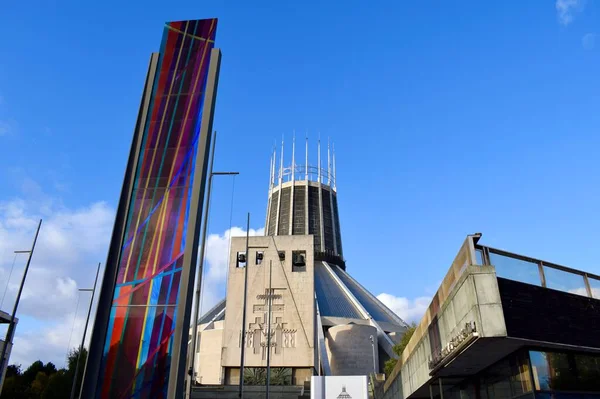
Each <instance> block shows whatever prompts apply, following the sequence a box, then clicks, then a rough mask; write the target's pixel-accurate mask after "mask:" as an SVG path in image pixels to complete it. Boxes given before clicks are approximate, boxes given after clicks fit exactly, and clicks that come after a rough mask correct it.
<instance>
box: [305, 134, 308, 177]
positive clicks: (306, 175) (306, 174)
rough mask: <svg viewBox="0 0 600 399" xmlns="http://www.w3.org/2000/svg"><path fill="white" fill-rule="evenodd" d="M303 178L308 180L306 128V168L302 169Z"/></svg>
mask: <svg viewBox="0 0 600 399" xmlns="http://www.w3.org/2000/svg"><path fill="white" fill-rule="evenodd" d="M304 178H305V179H306V181H308V130H307V131H306V169H305V170H304Z"/></svg>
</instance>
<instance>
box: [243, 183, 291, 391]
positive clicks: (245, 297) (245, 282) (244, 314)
mask: <svg viewBox="0 0 600 399" xmlns="http://www.w3.org/2000/svg"><path fill="white" fill-rule="evenodd" d="M280 181H281V180H280ZM249 241H250V212H248V222H247V223H246V267H245V268H244V269H245V270H244V304H243V305H242V345H241V346H242V348H241V352H242V353H241V355H240V392H239V397H240V398H243V397H244V353H245V350H244V349H246V300H247V296H248V266H250V256H249V255H250V254H249V253H248V246H249Z"/></svg>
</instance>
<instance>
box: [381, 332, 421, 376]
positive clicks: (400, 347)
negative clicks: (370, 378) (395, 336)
mask: <svg viewBox="0 0 600 399" xmlns="http://www.w3.org/2000/svg"><path fill="white" fill-rule="evenodd" d="M416 329H417V324H416V323H415V322H413V323H412V324H411V325H410V326H409V327H408V328H407V329H406V331H404V334H403V335H402V338H400V342H398V343H397V344H396V345H394V348H393V350H394V353H395V354H396V355H398V356H399V357H402V352H404V348H406V345H408V342H409V341H410V339H411V338H412V336H413V334H414V333H415V330H416ZM396 363H398V360H396V359H389V360H388V361H386V362H385V364H384V367H383V369H384V372H385V375H386V377H389V376H390V374H391V373H392V370H394V367H396Z"/></svg>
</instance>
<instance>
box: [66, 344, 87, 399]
mask: <svg viewBox="0 0 600 399" xmlns="http://www.w3.org/2000/svg"><path fill="white" fill-rule="evenodd" d="M78 359H79V348H77V349H73V350H72V351H71V352H69V356H68V358H67V367H68V370H67V376H68V377H69V381H70V382H69V383H70V384H73V378H74V377H75V369H76V368H77V360H78ZM86 359H87V350H86V349H85V348H83V350H82V351H81V358H80V359H79V370H78V371H77V386H76V388H75V392H77V393H78V394H79V389H80V388H81V381H82V380H83V371H84V370H83V369H84V368H85V361H86ZM69 387H71V386H69ZM69 392H70V391H69Z"/></svg>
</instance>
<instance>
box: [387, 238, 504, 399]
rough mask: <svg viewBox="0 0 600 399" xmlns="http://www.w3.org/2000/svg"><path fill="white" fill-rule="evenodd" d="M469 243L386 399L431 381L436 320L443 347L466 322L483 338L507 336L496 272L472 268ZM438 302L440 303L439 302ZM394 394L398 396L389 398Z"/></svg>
mask: <svg viewBox="0 0 600 399" xmlns="http://www.w3.org/2000/svg"><path fill="white" fill-rule="evenodd" d="M469 240H470V237H469V238H467V241H466V242H465V244H463V247H462V248H461V250H460V251H459V254H458V255H457V257H456V259H455V261H454V262H453V264H452V266H451V268H450V271H449V272H448V274H447V275H446V278H445V279H444V282H443V283H442V286H441V287H440V289H439V290H438V293H437V294H436V296H435V297H434V299H433V301H432V304H431V305H430V306H429V309H428V312H427V313H426V315H425V316H424V317H423V319H422V320H421V323H420V324H419V326H418V328H417V330H416V331H415V334H414V335H413V337H412V338H411V340H410V342H409V344H408V345H407V347H406V349H405V350H404V352H403V353H402V358H401V359H400V360H399V361H398V364H397V365H396V367H395V368H394V371H393V372H392V373H391V375H390V376H389V377H388V379H387V380H386V383H385V386H384V390H385V392H386V393H385V396H384V397H385V398H388V397H390V398H391V397H394V398H397V397H400V398H406V397H408V396H410V395H411V394H412V393H413V392H415V391H416V390H417V389H419V388H420V387H421V386H423V385H424V384H425V383H427V382H428V381H429V380H430V376H429V373H430V371H431V370H430V368H429V360H431V358H432V350H431V342H430V340H431V338H432V337H430V331H429V327H430V325H431V324H432V321H434V320H436V319H437V324H438V328H439V336H440V340H441V346H442V347H444V346H446V345H447V344H448V343H449V342H450V340H452V338H454V337H456V336H457V335H458V334H459V331H460V330H461V329H462V328H463V327H464V326H465V323H469V322H475V324H476V327H477V332H478V334H479V336H480V337H482V338H485V337H505V336H506V325H505V323H504V316H503V312H502V304H501V300H500V292H499V290H498V281H497V279H496V273H495V269H494V267H492V266H473V265H471V264H472V262H474V256H473V257H471V256H470V252H471V251H470V249H471V248H472V246H471V243H470V242H469ZM465 262H466V263H465ZM440 298H443V300H442V301H439V299H440ZM436 301H439V302H437V303H436ZM434 310H435V311H434ZM393 392H400V393H401V395H400V396H397V394H396V396H392V394H393Z"/></svg>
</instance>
